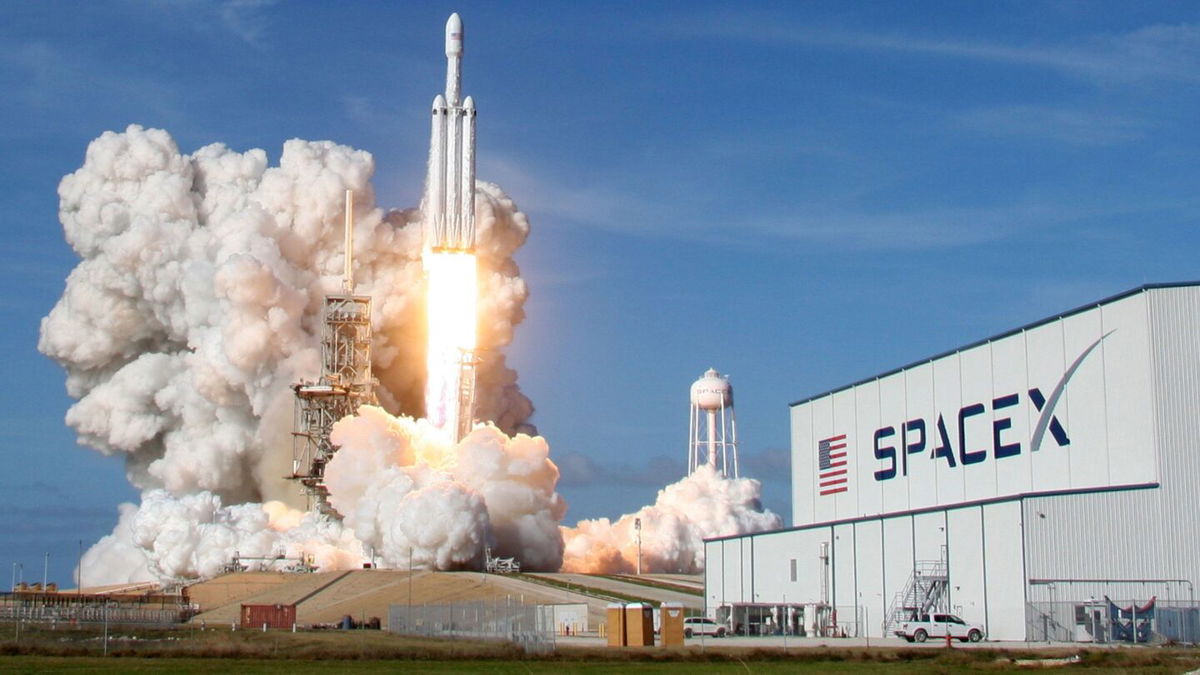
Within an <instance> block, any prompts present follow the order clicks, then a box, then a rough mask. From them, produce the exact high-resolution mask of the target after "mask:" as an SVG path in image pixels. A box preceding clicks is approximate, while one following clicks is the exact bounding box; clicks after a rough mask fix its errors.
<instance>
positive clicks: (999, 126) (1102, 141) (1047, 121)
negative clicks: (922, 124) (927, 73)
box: [952, 105, 1146, 146]
mask: <svg viewBox="0 0 1200 675" xmlns="http://www.w3.org/2000/svg"><path fill="white" fill-rule="evenodd" d="M952 119H953V120H954V121H955V122H957V123H958V124H959V125H961V126H963V127H966V128H968V129H973V130H976V131H982V132H984V133H987V134H991V135H997V136H1024V137H1029V138H1038V139H1046V140H1051V141H1057V142H1059V143H1066V144H1068V145H1080V146H1107V145H1119V144H1121V143H1128V142H1130V141H1136V140H1138V139H1140V138H1142V137H1143V136H1144V135H1145V128H1146V125H1145V124H1143V123H1141V122H1139V121H1137V120H1134V119H1132V118H1130V117H1127V116H1124V115H1118V114H1105V113H1101V112H1094V111H1090V110H1083V109H1073V108H1066V107H1053V106H1039V105H1007V106H997V107H993V108H976V109H973V110H968V111H965V112H962V113H958V114H957V115H954V116H953V118H952Z"/></svg>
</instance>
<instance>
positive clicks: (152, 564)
mask: <svg viewBox="0 0 1200 675" xmlns="http://www.w3.org/2000/svg"><path fill="white" fill-rule="evenodd" d="M234 557H240V558H242V559H243V560H245V562H246V563H255V562H261V561H255V560H254V559H256V558H258V559H270V558H278V557H283V558H285V559H289V560H290V561H291V562H292V564H294V563H296V562H299V561H301V560H303V561H305V562H309V563H311V564H314V565H316V566H317V568H318V569H346V568H352V567H358V566H359V565H361V563H362V562H363V560H364V557H363V552H362V546H361V544H359V542H358V541H357V539H355V537H354V535H353V533H351V532H349V531H348V530H346V529H345V528H344V527H343V526H342V524H341V523H338V522H337V521H333V520H329V519H324V518H320V517H318V516H316V514H313V513H305V512H300V511H296V510H294V509H291V508H289V507H288V506H287V505H285V504H282V503H280V502H268V503H266V504H237V505H232V506H222V505H221V498H220V497H218V496H216V495H214V494H213V493H211V492H198V493H194V494H190V495H185V496H183V497H172V496H171V495H170V494H168V493H167V492H166V491H165V490H150V491H148V492H146V493H143V494H142V503H141V504H140V505H139V506H134V505H132V504H123V505H122V506H121V520H120V521H119V522H118V524H117V528H116V529H115V530H114V531H113V534H111V535H109V536H107V537H104V538H103V539H101V540H100V541H99V542H98V543H97V544H96V545H95V546H93V547H92V548H91V549H89V550H88V552H87V554H86V555H84V557H83V569H84V570H86V572H85V577H84V579H83V581H84V582H85V583H87V584H88V585H97V584H104V583H125V582H132V581H141V580H146V579H189V578H196V577H211V576H215V575H216V574H218V573H220V572H221V571H222V570H223V568H224V567H225V565H226V564H227V563H229V562H230V561H232V560H233V559H234ZM276 569H278V568H276Z"/></svg>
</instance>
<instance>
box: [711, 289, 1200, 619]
mask: <svg viewBox="0 0 1200 675" xmlns="http://www.w3.org/2000/svg"><path fill="white" fill-rule="evenodd" d="M791 436H792V450H791V452H792V522H793V524H794V525H793V527H791V528H788V529H784V530H778V531H773V532H763V533H758V534H754V535H745V536H735V537H725V538H718V539H712V540H708V541H706V543H705V554H706V571H705V601H706V606H707V609H708V611H709V613H710V614H711V615H714V616H716V617H718V618H726V617H730V613H731V612H732V618H731V619H726V620H730V621H731V622H732V623H735V624H739V623H742V622H749V624H750V625H749V626H747V625H745V624H742V625H737V626H735V628H739V629H748V631H749V632H753V631H755V630H758V631H766V630H779V629H780V628H781V627H784V626H791V630H794V631H799V629H800V626H805V627H807V629H808V632H809V634H812V632H813V631H816V632H818V633H824V634H836V635H841V634H846V635H857V636H870V637H879V636H883V635H890V634H891V633H892V631H893V629H894V628H895V627H896V625H897V624H898V622H899V621H903V620H906V619H908V618H909V617H912V616H914V615H917V616H919V615H921V614H924V613H932V612H944V613H953V614H957V615H958V616H960V617H962V619H963V620H965V621H967V622H970V623H978V624H982V625H983V626H984V627H985V630H986V633H987V636H988V638H990V639H993V640H1045V639H1053V640H1086V641H1108V640H1118V639H1128V638H1130V637H1131V636H1132V635H1137V636H1138V637H1137V638H1132V639H1145V638H1146V637H1147V636H1148V635H1154V634H1157V635H1160V636H1162V635H1165V636H1168V637H1175V638H1176V639H1184V640H1189V639H1190V641H1195V633H1196V631H1197V628H1198V627H1197V625H1196V624H1197V611H1196V609H1195V607H1196V605H1195V597H1194V591H1193V589H1192V582H1193V581H1194V580H1196V579H1197V578H1200V527H1198V522H1200V282H1197V283H1185V284H1156V285H1149V286H1143V287H1141V288H1137V289H1134V290H1132V291H1129V292H1126V293H1123V294H1121V295H1117V296H1114V297H1111V298H1108V299H1105V300H1101V301H1099V302H1096V303H1093V304H1091V305H1087V306H1085V307H1081V308H1078V309H1075V310H1072V311H1069V312H1065V313H1063V314H1059V315H1057V316H1053V317H1050V318H1047V319H1045V320H1042V321H1039V322H1036V323H1033V324H1030V325H1027V326H1023V327H1020V328H1017V329H1014V330H1012V331H1009V332H1007V333H1004V334H1002V335H998V336H995V337H992V338H988V339H986V340H982V341H980V342H977V343H975V344H971V345H967V346H965V347H962V348H959V349H955V350H953V351H950V352H947V353H945V354H941V355H939V356H935V357H933V358H929V359H925V360H923V361H920V362H917V363H913V364H911V365H908V366H904V367H902V368H899V369H897V370H894V371H891V372H888V373H884V374H882V375H879V376H876V377H872V378H869V379H866V380H863V381H861V382H857V383H854V384H851V385H848V386H845V387H842V388H840V389H836V390H834V391H830V392H827V393H824V394H820V395H818V396H814V397H811V398H808V399H805V400H802V401H798V402H796V403H793V404H792V405H791ZM772 619H773V620H772Z"/></svg>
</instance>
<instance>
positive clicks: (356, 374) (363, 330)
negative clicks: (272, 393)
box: [287, 190, 376, 517]
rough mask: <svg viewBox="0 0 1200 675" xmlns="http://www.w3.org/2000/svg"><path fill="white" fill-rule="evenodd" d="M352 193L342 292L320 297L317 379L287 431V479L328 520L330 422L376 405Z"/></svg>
mask: <svg viewBox="0 0 1200 675" xmlns="http://www.w3.org/2000/svg"><path fill="white" fill-rule="evenodd" d="M353 208H354V205H353V193H352V192H350V191H349V190H346V239H345V248H346V253H345V269H344V273H343V276H342V293H337V294H331V295H327V296H325V308H324V312H323V316H322V328H321V376H320V377H319V378H318V379H317V380H316V381H315V382H308V381H302V382H300V383H298V384H296V385H294V386H293V387H292V389H293V390H294V391H295V392H296V422H295V426H294V431H293V432H292V439H293V442H292V475H291V476H287V478H290V479H292V480H296V481H299V482H300V484H301V485H302V486H303V492H304V494H305V496H306V497H307V498H308V506H309V508H311V509H314V510H316V511H319V512H321V513H323V514H326V515H330V516H334V517H336V516H337V513H336V512H335V511H334V510H333V508H332V507H331V506H330V505H329V501H328V497H329V492H328V490H326V488H325V480H324V479H325V465H326V464H327V463H328V462H329V460H330V459H332V457H333V454H334V453H335V452H337V447H335V446H334V445H333V443H331V442H330V440H329V432H330V430H331V429H332V428H333V424H334V422H337V421H338V420H340V419H342V418H343V417H345V416H347V415H353V414H354V413H355V412H356V411H357V410H358V407H359V406H360V405H363V404H371V405H374V404H375V403H376V399H375V379H374V377H372V375H371V298H370V296H365V295H355V294H354V276H353V252H354V229H353V222H354V215H353Z"/></svg>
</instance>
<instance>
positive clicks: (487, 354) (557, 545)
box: [39, 126, 779, 585]
mask: <svg viewBox="0 0 1200 675" xmlns="http://www.w3.org/2000/svg"><path fill="white" fill-rule="evenodd" d="M373 169H374V167H373V160H372V158H371V156H370V155H369V154H368V153H366V152H363V151H361V150H353V149H351V148H348V147H345V146H341V145H337V144H334V143H331V142H308V141H301V140H292V141H288V142H287V143H285V144H284V147H283V153H282V155H281V157H280V160H279V165H278V166H269V165H268V162H267V156H266V153H265V152H264V151H262V150H250V151H248V152H244V153H239V152H235V151H233V150H230V149H228V148H226V147H224V146H222V145H210V146H207V147H204V148H201V149H200V150H198V151H196V152H194V153H192V154H182V153H181V152H180V151H179V149H178V148H177V147H176V144H175V142H174V140H173V139H172V138H171V136H170V135H169V134H167V133H166V132H165V131H162V130H157V129H143V128H141V127H138V126H130V127H129V128H128V129H126V130H125V131H124V132H123V133H113V132H108V133H105V134H103V135H102V136H101V137H100V138H98V139H96V140H95V141H93V142H92V143H91V145H90V146H89V147H88V150H87V156H86V159H85V161H84V164H83V166H82V167H81V168H80V169H79V170H78V171H76V172H74V173H72V174H70V175H68V176H66V177H65V178H64V179H63V181H62V183H61V185H60V187H59V196H60V199H61V208H60V219H61V221H62V224H63V228H64V231H65V234H66V239H67V242H68V243H69V244H70V245H71V246H72V247H73V248H74V249H75V251H76V252H77V253H78V254H79V256H80V258H81V260H80V262H79V264H78V265H77V266H76V268H75V269H74V270H73V271H72V273H71V275H70V277H69V278H68V279H67V285H66V290H65V291H64V293H63V296H62V298H61V299H60V300H59V302H58V303H57V305H56V306H55V307H54V308H53V309H52V310H51V312H50V314H49V315H48V316H47V317H46V318H45V319H43V321H42V331H41V340H40V342H39V349H40V350H41V351H42V352H43V353H44V354H46V355H47V356H49V357H51V358H53V359H54V360H56V361H58V362H59V363H60V364H62V366H63V367H64V368H65V369H66V372H67V390H68V393H69V394H70V395H71V396H72V397H73V398H75V399H77V400H76V403H75V404H74V405H73V406H72V407H71V408H70V410H69V411H68V413H67V423H68V424H69V425H70V426H71V427H72V428H74V429H75V430H76V431H77V433H78V436H79V442H80V443H81V444H84V445H87V446H89V447H92V448H94V449H96V450H98V451H100V452H102V453H104V454H108V455H116V456H119V457H122V458H123V459H124V461H125V466H126V470H127V475H128V477H129V480H130V481H131V482H132V483H133V485H135V486H136V487H138V488H139V489H140V490H142V499H141V504H140V505H138V506H134V505H131V504H124V505H122V506H121V507H120V518H119V521H118V523H117V526H116V528H115V529H114V531H113V533H112V534H111V535H109V536H107V537H105V538H103V539H102V540H101V541H100V542H98V543H97V544H96V545H95V546H94V547H92V549H91V550H90V551H89V552H88V553H87V555H86V556H85V557H84V560H83V567H84V574H85V576H84V579H83V581H84V582H85V583H87V584H88V585H94V584H101V583H119V582H126V581H135V580H143V579H149V578H160V579H170V578H191V577H197V576H210V575H213V574H216V573H219V572H220V571H221V569H222V568H223V567H224V566H225V565H226V563H228V562H229V561H230V560H231V559H232V558H233V557H234V556H235V555H238V556H240V557H241V558H242V559H244V560H250V559H255V558H274V557H278V556H283V557H285V558H292V559H299V558H301V557H303V558H305V559H309V558H312V559H313V562H315V564H317V565H318V566H319V567H321V568H324V569H339V568H342V569H344V568H352V567H358V566H359V565H361V564H362V563H363V562H366V561H368V560H372V561H374V562H377V563H379V564H381V565H383V566H387V567H401V568H403V567H407V566H408V565H409V564H410V561H411V564H413V565H414V566H417V567H434V568H439V569H456V568H474V567H477V566H478V565H479V563H480V562H481V561H482V558H483V552H484V550H485V548H487V547H490V548H491V549H492V550H493V551H494V553H495V554H496V555H499V556H515V557H517V558H518V559H520V560H521V562H522V564H523V566H524V567H525V568H526V569H532V570H555V569H558V568H559V567H560V565H563V566H565V567H566V568H567V569H572V570H592V571H620V570H630V569H633V562H631V561H634V560H635V558H634V556H635V555H636V553H634V552H633V551H634V549H632V548H631V546H633V542H634V536H633V533H632V530H631V528H632V522H633V518H635V517H640V518H641V519H642V524H643V530H642V539H643V552H644V554H643V560H644V561H645V565H644V567H645V568H646V569H651V570H670V571H685V572H688V571H695V570H697V569H699V568H701V567H702V564H703V562H702V555H703V550H702V545H701V541H700V540H701V538H703V537H707V536H715V535H722V534H733V533H736V532H746V531H753V530H759V529H765V528H767V527H772V526H775V525H777V524H778V522H779V521H778V518H777V517H776V516H774V515H773V514H769V513H762V512H761V509H760V508H759V506H758V501H757V497H758V485H757V483H756V482H754V481H748V480H740V481H739V480H733V481H729V480H725V479H723V478H721V477H719V476H717V475H715V474H712V473H711V472H707V473H706V472H703V471H702V472H699V473H697V474H695V475H693V476H691V477H689V478H686V479H684V480H683V481H680V482H679V483H676V484H674V485H671V486H668V487H667V488H666V489H664V490H663V491H662V492H661V493H660V494H659V498H658V502H657V503H656V504H655V505H654V506H651V507H646V508H644V509H642V510H641V511H639V512H638V513H637V514H633V515H630V516H625V517H622V518H621V519H620V520H618V521H617V522H616V523H609V522H608V521H607V520H604V519H602V520H600V521H585V522H583V523H580V524H579V526H578V527H577V528H572V529H560V527H559V523H560V521H561V520H562V518H563V515H564V513H565V511H566V503H565V502H564V501H563V499H562V498H561V497H560V496H559V495H558V493H557V492H556V484H557V480H558V469H557V468H556V467H555V466H554V463H553V462H552V461H551V460H550V457H549V447H548V446H547V444H546V441H545V440H544V439H542V438H541V437H538V436H536V435H535V434H536V432H535V430H534V429H533V427H532V426H531V425H529V424H528V420H529V417H530V415H531V414H532V411H533V407H532V405H531V403H530V401H529V399H528V398H526V397H525V396H524V395H523V394H522V393H521V391H520V389H519V387H518V386H517V383H516V373H515V372H514V371H513V370H511V369H510V368H508V367H507V366H506V364H505V362H504V357H503V354H502V351H501V349H502V348H503V347H504V346H505V345H507V344H509V343H510V342H511V341H512V339H513V333H514V328H515V326H516V325H517V324H518V323H520V321H521V320H522V319H523V318H524V309H523V307H524V302H525V299H526V296H527V293H528V291H527V289H526V286H525V283H524V281H523V280H522V279H521V278H520V276H519V273H518V269H517V266H516V264H515V263H514V262H513V259H512V255H513V253H514V252H515V251H516V250H517V249H518V248H519V247H520V246H521V245H522V244H523V243H524V241H525V239H526V237H527V236H528V232H529V225H528V223H527V221H526V219H525V217H524V215H523V214H522V213H521V212H519V211H518V210H517V208H516V206H515V205H514V204H513V202H512V201H511V200H510V199H509V198H508V197H507V196H506V195H505V194H504V193H503V192H501V191H500V189H499V188H497V187H496V186H494V185H490V184H487V183H482V182H480V183H478V184H477V199H476V210H477V212H476V224H477V236H478V246H477V256H478V259H479V288H480V296H479V313H480V323H479V346H480V350H479V352H478V354H479V356H480V357H481V358H482V362H481V363H480V365H479V366H478V371H477V390H476V413H477V416H478V417H479V418H481V419H486V420H491V422H490V423H488V424H485V425H480V426H478V427H476V428H475V430H474V431H472V432H471V433H470V434H469V435H468V436H467V437H466V438H464V439H463V441H462V442H460V443H457V444H454V443H451V442H449V441H448V440H447V439H446V438H445V435H444V434H441V433H438V431H437V430H435V429H433V428H432V427H431V426H430V425H429V423H428V422H427V421H425V420H422V419H420V418H419V417H418V415H419V414H420V413H421V412H422V406H423V393H424V392H423V388H424V382H423V374H424V370H425V366H424V361H425V353H424V349H425V346H424V336H425V325H424V316H425V306H424V303H425V293H424V283H423V276H422V275H423V270H422V267H421V249H422V245H423V242H422V231H421V230H422V228H421V223H420V217H419V212H418V211H417V210H415V209H408V210H403V211H398V210H391V211H384V210H383V209H380V208H378V207H377V206H375V204H374V193H373V191H372V188H371V184H370V178H371V174H372V172H373ZM346 189H350V190H352V191H353V192H354V201H355V210H354V214H355V223H354V229H355V233H354V235H355V236H354V247H355V251H354V263H355V265H354V268H355V278H356V281H357V284H358V287H357V292H358V293H361V294H364V295H370V296H371V297H372V299H373V312H372V329H373V335H374V337H373V343H372V357H373V369H374V374H375V376H376V377H377V378H378V380H379V383H380V386H379V388H378V391H377V393H378V396H379V399H380V403H381V406H382V407H379V408H377V407H364V408H363V409H361V410H360V411H359V414H358V415H355V416H352V417H349V418H346V419H344V420H342V421H341V422H339V423H338V424H337V425H336V426H335V427H334V433H333V442H334V443H335V444H336V445H338V446H340V449H339V451H338V453H337V454H336V455H335V456H334V458H333V460H332V461H331V462H330V463H329V465H328V466H327V468H326V482H327V484H328V487H329V490H330V503H331V504H332V506H333V507H334V508H335V509H337V511H338V512H339V513H341V514H342V515H343V517H344V519H343V520H342V521H341V522H338V521H331V520H328V519H322V518H319V517H317V516H315V515H313V514H309V513H306V512H303V511H301V510H298V507H302V506H303V504H301V503H299V501H298V499H299V490H298V486H297V485H296V484H294V483H290V482H288V481H285V480H284V479H283V478H282V476H284V475H285V474H288V473H290V472H291V458H292V438H291V433H290V432H291V428H292V424H293V419H292V415H293V393H292V390H291V385H292V384H293V383H296V382H298V381H301V380H304V379H308V380H313V379H315V378H316V377H317V376H318V375H319V373H320V331H321V309H322V304H323V299H324V297H325V295H326V294H328V293H333V292H338V291H339V290H340V283H341V271H342V264H343V258H342V252H341V246H342V232H341V223H342V221H343V208H344V207H343V194H344V191H345V190H346ZM564 543H565V550H564Z"/></svg>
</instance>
